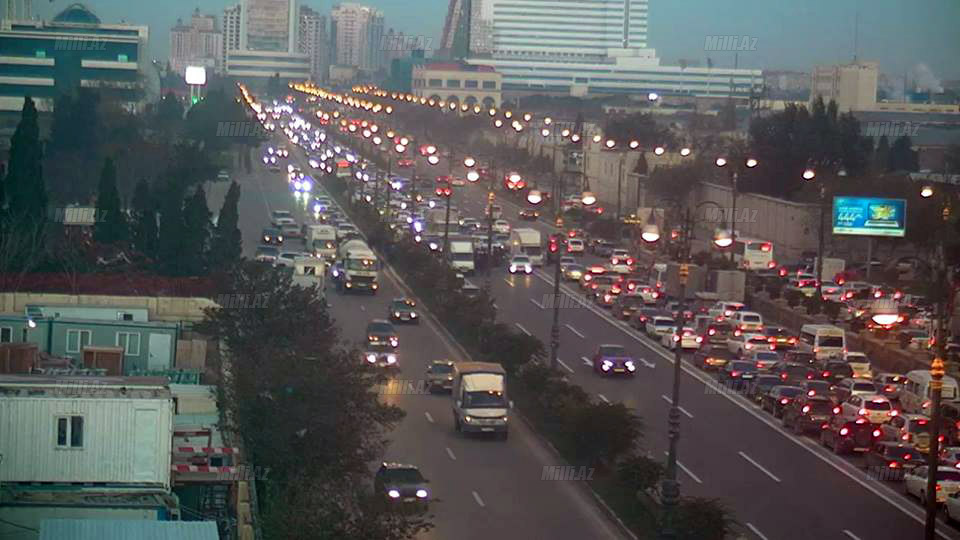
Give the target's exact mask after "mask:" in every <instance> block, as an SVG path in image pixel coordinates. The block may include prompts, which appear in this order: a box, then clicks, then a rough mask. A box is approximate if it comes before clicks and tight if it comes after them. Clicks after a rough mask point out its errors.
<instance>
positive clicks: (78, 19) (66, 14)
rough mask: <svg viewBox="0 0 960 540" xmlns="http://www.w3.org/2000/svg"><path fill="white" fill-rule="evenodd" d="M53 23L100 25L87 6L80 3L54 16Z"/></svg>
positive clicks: (71, 5)
mask: <svg viewBox="0 0 960 540" xmlns="http://www.w3.org/2000/svg"><path fill="white" fill-rule="evenodd" d="M53 22H61V23H78V24H100V18H99V17H97V16H96V15H94V14H93V12H92V11H90V9H88V8H87V6H85V5H83V4H80V3H73V4H70V5H69V6H67V7H66V9H64V10H63V11H61V12H60V13H58V14H57V15H56V16H54V17H53Z"/></svg>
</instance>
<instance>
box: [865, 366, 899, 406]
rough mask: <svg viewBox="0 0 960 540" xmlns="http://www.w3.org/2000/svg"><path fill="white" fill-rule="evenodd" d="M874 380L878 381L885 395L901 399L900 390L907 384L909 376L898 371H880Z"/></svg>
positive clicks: (881, 391)
mask: <svg viewBox="0 0 960 540" xmlns="http://www.w3.org/2000/svg"><path fill="white" fill-rule="evenodd" d="M851 369H852V368H851ZM873 382H875V383H877V387H878V388H879V389H880V393H882V394H883V395H885V396H887V397H888V398H890V399H900V390H901V389H902V388H903V385H904V384H906V382H907V376H906V375H900V374H897V373H878V374H877V375H876V376H875V377H874V378H873Z"/></svg>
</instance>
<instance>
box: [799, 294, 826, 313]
mask: <svg viewBox="0 0 960 540" xmlns="http://www.w3.org/2000/svg"><path fill="white" fill-rule="evenodd" d="M822 304H823V300H821V299H820V298H817V297H816V296H814V297H813V298H804V299H803V306H804V307H805V308H807V313H808V314H810V315H816V314H818V313H820V310H821V309H822V307H823V306H822Z"/></svg>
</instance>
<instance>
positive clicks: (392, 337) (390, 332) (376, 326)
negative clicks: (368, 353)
mask: <svg viewBox="0 0 960 540" xmlns="http://www.w3.org/2000/svg"><path fill="white" fill-rule="evenodd" d="M387 344H389V345H390V347H393V348H394V349H396V348H397V347H399V346H400V338H399V337H397V330H396V329H395V328H394V327H393V325H392V324H390V321H388V320H386V319H373V320H372V321H370V322H369V323H367V345H371V346H377V345H387Z"/></svg>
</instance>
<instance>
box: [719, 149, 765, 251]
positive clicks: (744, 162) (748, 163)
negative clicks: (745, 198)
mask: <svg viewBox="0 0 960 540" xmlns="http://www.w3.org/2000/svg"><path fill="white" fill-rule="evenodd" d="M729 163H730V162H729V161H728V160H727V158H725V157H723V156H720V157H718V158H717V159H716V161H714V164H715V165H716V166H717V167H720V168H721V169H722V168H724V167H726V166H727V165H728V164H729ZM738 163H739V166H738V167H737V168H734V167H731V168H729V169H727V171H728V173H729V175H730V188H731V191H730V195H731V199H732V201H733V204H732V206H733V207H732V208H731V211H730V239H731V240H730V243H731V244H733V242H735V241H736V240H737V229H736V223H737V183H738V181H739V179H740V173H741V172H742V171H743V170H745V169H753V168H755V167H756V166H757V165H759V164H760V162H759V161H757V160H756V159H755V158H752V157H742V158H741V159H739V160H738ZM735 251H736V250H734V249H732V250H730V262H733V253H734V252H735Z"/></svg>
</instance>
